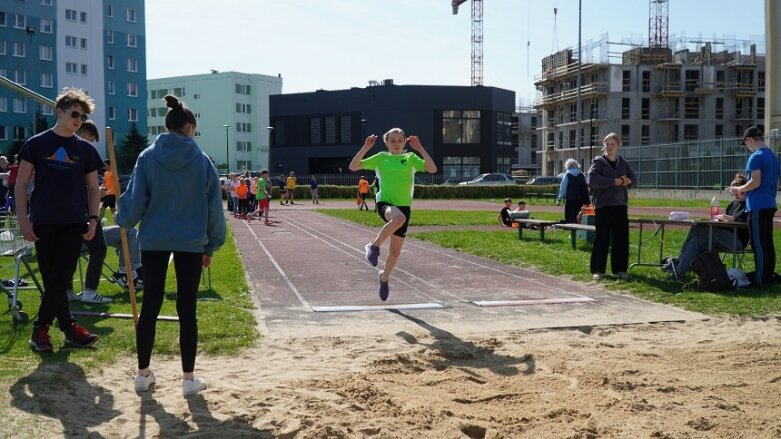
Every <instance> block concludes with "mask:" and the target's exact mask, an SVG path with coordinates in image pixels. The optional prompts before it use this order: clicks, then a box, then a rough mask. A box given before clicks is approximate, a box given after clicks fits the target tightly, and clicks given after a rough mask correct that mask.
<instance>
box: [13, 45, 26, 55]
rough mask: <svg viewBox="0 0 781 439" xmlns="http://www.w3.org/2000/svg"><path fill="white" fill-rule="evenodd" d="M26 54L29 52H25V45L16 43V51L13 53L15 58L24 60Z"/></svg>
mask: <svg viewBox="0 0 781 439" xmlns="http://www.w3.org/2000/svg"><path fill="white" fill-rule="evenodd" d="M26 52H27V51H26V50H25V46H24V43H18V42H15V43H14V49H13V52H12V54H13V56H16V57H19V58H24V57H25V56H26V55H27V53H26Z"/></svg>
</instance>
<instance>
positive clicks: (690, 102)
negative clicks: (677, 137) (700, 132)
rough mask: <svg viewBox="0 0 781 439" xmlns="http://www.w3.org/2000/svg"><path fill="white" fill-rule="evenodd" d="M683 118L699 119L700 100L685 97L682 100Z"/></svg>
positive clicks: (694, 97)
mask: <svg viewBox="0 0 781 439" xmlns="http://www.w3.org/2000/svg"><path fill="white" fill-rule="evenodd" d="M683 105H684V106H683V117H684V118H686V119H699V118H700V98H698V97H696V96H687V97H685V98H684V104H683Z"/></svg>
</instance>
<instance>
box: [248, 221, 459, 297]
mask: <svg viewBox="0 0 781 439" xmlns="http://www.w3.org/2000/svg"><path fill="white" fill-rule="evenodd" d="M319 215H321V216H326V217H327V215H322V214H319ZM285 219H286V220H287V223H288V224H289V225H290V226H292V227H295V228H297V229H298V230H300V231H302V232H304V233H306V234H307V235H309V236H311V237H312V238H315V239H317V240H318V241H320V242H322V243H324V244H326V245H328V246H329V247H332V248H334V249H336V250H338V251H340V252H342V253H344V254H345V255H347V256H349V257H350V258H352V259H356V260H358V261H361V262H364V259H363V254H364V250H363V249H362V248H361V249H358V248H355V247H353V246H352V245H350V244H348V243H346V242H344V241H340V240H338V239H336V238H334V237H333V236H328V235H326V234H325V233H322V232H320V231H319V230H317V229H315V228H313V227H312V226H309V225H306V224H304V223H302V222H301V221H298V220H294V219H293V218H290V217H288V216H286V217H285ZM248 227H249V226H248ZM310 230H312V231H315V232H317V233H318V234H320V235H322V236H325V237H327V238H328V239H331V240H333V241H336V242H337V243H339V244H341V245H343V246H344V247H347V248H348V249H350V250H352V252H348V251H346V250H344V249H342V248H340V247H338V246H336V245H334V244H332V243H331V242H328V241H326V240H325V239H323V238H321V237H320V236H317V235H315V234H314V233H312V232H310ZM354 252H357V253H359V254H360V255H361V256H355V254H354ZM395 271H398V272H400V273H404V274H405V275H407V276H409V277H411V278H413V279H415V280H417V281H418V282H420V283H422V284H424V285H426V286H428V287H429V288H431V289H432V290H437V291H440V292H441V293H442V294H445V295H447V296H450V297H452V298H454V299H456V300H458V301H461V302H464V301H465V299H463V298H461V297H458V296H456V295H454V294H452V293H450V292H448V291H445V290H442V289H441V288H440V287H439V286H437V285H434V284H432V283H430V282H427V281H426V280H424V279H421V278H419V277H418V276H415V275H414V274H412V273H410V272H408V271H406V270H404V269H402V268H399V267H398V266H397V267H396V268H395ZM395 281H398V282H400V283H401V284H403V285H405V286H407V287H409V288H410V289H413V290H415V292H416V293H417V294H420V295H421V296H424V297H425V298H426V299H428V300H431V301H434V302H436V301H437V299H436V298H435V297H432V296H430V295H428V294H426V293H424V292H422V291H420V289H418V288H416V287H415V286H413V285H412V284H410V283H409V282H405V281H404V280H403V279H399V278H394V282H395Z"/></svg>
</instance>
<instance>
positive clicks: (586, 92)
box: [535, 41, 765, 175]
mask: <svg viewBox="0 0 781 439" xmlns="http://www.w3.org/2000/svg"><path fill="white" fill-rule="evenodd" d="M697 43H698V44H697V47H698V49H697V50H691V49H690V48H682V49H680V50H676V51H674V52H673V50H672V49H669V48H653V49H649V48H645V47H636V48H634V49H631V50H628V51H624V52H623V53H622V56H621V62H620V63H589V62H584V63H582V65H581V67H580V71H581V86H580V99H581V113H580V139H581V142H580V148H581V149H580V158H581V160H580V163H581V166H583V167H585V168H587V167H588V166H589V164H590V161H591V158H592V157H594V156H597V155H599V154H601V148H602V138H604V136H605V135H606V134H607V133H609V132H616V133H619V134H620V135H621V138H622V140H623V143H624V144H625V145H632V146H636V145H640V146H642V145H651V144H661V143H671V142H679V141H686V140H698V139H718V138H721V137H732V136H739V135H741V134H742V133H743V131H744V130H745V129H746V128H747V127H749V126H751V125H761V124H763V121H764V117H765V116H764V108H765V94H764V93H765V57H764V55H760V54H757V52H756V44H753V43H750V42H741V43H743V46H744V47H747V48H748V51H747V52H748V53H744V52H741V51H739V50H724V51H721V52H717V53H716V52H713V51H712V47H713V46H715V45H718V44H724V43H723V42H719V41H714V42H706V43H702V42H697ZM542 64H543V69H542V73H541V75H540V76H539V77H538V78H537V80H536V81H535V85H536V87H537V89H538V90H539V91H540V92H541V93H542V94H541V96H540V97H538V99H537V100H536V102H535V109H536V110H537V111H538V113H539V116H540V119H541V124H540V126H539V127H538V128H537V130H538V132H539V133H540V138H541V141H542V148H541V152H540V155H541V160H540V161H541V166H542V173H543V175H556V174H558V173H560V172H563V171H564V169H563V166H564V162H565V161H566V160H567V159H569V158H574V157H575V153H576V150H575V148H576V138H577V132H576V127H577V122H578V113H577V91H578V87H577V78H578V63H577V60H576V59H574V57H573V53H572V50H571V49H566V50H564V51H561V52H558V53H555V54H553V55H551V56H549V57H546V58H545V59H544V60H543V63H542Z"/></svg>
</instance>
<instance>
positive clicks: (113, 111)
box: [108, 107, 117, 120]
mask: <svg viewBox="0 0 781 439" xmlns="http://www.w3.org/2000/svg"><path fill="white" fill-rule="evenodd" d="M108 118H109V120H114V119H116V118H117V112H116V109H115V108H114V107H108Z"/></svg>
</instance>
